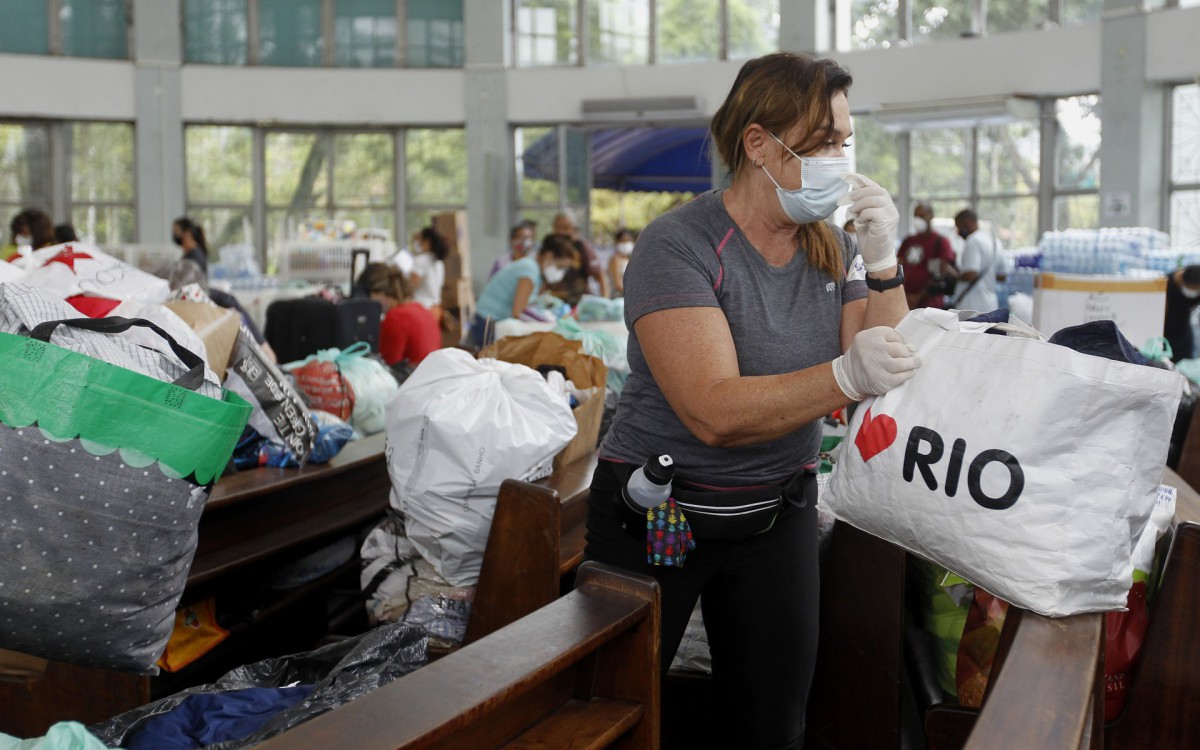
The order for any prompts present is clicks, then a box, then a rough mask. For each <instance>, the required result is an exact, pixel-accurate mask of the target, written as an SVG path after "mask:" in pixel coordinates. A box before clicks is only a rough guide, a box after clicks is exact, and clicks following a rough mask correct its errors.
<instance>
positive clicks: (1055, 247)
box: [1038, 227, 1170, 274]
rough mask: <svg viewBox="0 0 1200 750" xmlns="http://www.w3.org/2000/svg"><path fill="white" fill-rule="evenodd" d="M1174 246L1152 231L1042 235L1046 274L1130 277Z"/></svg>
mask: <svg viewBox="0 0 1200 750" xmlns="http://www.w3.org/2000/svg"><path fill="white" fill-rule="evenodd" d="M1169 244H1170V237H1169V236H1168V235H1167V234H1166V233H1165V232H1160V231H1158V230H1157V229H1151V228H1149V227H1105V228H1103V229H1067V230H1064V231H1061V232H1047V233H1046V234H1044V235H1042V239H1041V241H1040V242H1039V243H1038V249H1039V250H1040V251H1041V253H1042V270H1043V271H1051V272H1056V273H1076V274H1127V273H1129V272H1131V271H1136V270H1138V269H1144V268H1146V260H1145V255H1146V254H1147V253H1152V252H1156V251H1160V250H1164V249H1166V248H1167V246H1168V245H1169Z"/></svg>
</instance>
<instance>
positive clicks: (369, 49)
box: [333, 0, 411, 68]
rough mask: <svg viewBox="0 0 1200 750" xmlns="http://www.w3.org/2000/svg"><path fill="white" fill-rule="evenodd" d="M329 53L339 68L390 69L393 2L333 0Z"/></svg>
mask: <svg viewBox="0 0 1200 750" xmlns="http://www.w3.org/2000/svg"><path fill="white" fill-rule="evenodd" d="M410 12H411V10H410ZM333 50H334V62H335V64H336V65H337V66H338V67H341V68H390V67H392V66H394V65H395V64H396V2H395V0H337V2H336V3H334V6H333Z"/></svg>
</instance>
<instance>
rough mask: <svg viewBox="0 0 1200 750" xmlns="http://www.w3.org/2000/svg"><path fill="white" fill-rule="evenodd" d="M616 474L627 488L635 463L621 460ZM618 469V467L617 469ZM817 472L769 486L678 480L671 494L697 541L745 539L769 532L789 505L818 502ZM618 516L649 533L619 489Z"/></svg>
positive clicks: (637, 533) (631, 528) (635, 530)
mask: <svg viewBox="0 0 1200 750" xmlns="http://www.w3.org/2000/svg"><path fill="white" fill-rule="evenodd" d="M616 466H619V467H620V469H619V470H618V471H617V472H616V474H617V476H618V477H619V478H620V479H621V485H622V486H624V484H625V481H627V480H628V478H629V475H630V474H631V473H633V470H634V469H635V468H637V467H636V466H633V465H630V464H617V465H616ZM614 468H615V467H614ZM816 479H817V475H816V474H813V473H812V472H809V471H800V472H797V473H796V474H793V475H792V476H791V477H790V478H789V479H788V480H787V481H786V482H784V483H782V484H777V485H769V486H765V487H751V488H745V489H730V490H718V489H708V488H705V487H698V486H696V485H695V484H693V483H690V482H688V481H687V480H684V479H681V478H679V477H676V478H675V482H674V483H673V485H672V489H671V497H673V498H674V499H675V503H676V505H678V506H679V508H680V510H682V511H683V514H684V516H685V517H686V518H687V521H688V523H689V524H690V525H691V528H692V536H693V537H694V538H695V539H696V540H697V541H704V540H710V539H711V540H718V539H719V540H725V541H731V542H737V541H741V540H742V539H746V538H747V537H751V536H754V535H755V534H761V533H763V532H764V531H768V530H769V529H770V528H771V527H772V526H774V525H775V520H776V519H777V518H779V515H780V514H781V513H783V512H785V511H786V509H787V507H788V506H794V507H796V508H803V507H805V506H806V505H808V504H809V503H814V504H815V503H816V501H817V494H816V493H817V481H816ZM615 502H616V504H617V506H618V513H617V517H618V518H620V519H621V525H622V526H623V527H624V528H625V530H626V531H628V532H629V534H630V535H631V536H633V537H644V536H645V534H646V511H645V509H643V508H638V507H636V506H631V505H630V504H629V503H627V502H626V501H625V499H624V494H623V493H622V492H618V493H617V496H616V498H615Z"/></svg>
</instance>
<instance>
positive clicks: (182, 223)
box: [171, 216, 208, 277]
mask: <svg viewBox="0 0 1200 750" xmlns="http://www.w3.org/2000/svg"><path fill="white" fill-rule="evenodd" d="M171 240H172V241H173V242H174V243H175V244H176V245H179V247H181V248H183V259H184V260H190V261H192V262H193V263H195V264H196V265H198V266H200V270H201V271H203V272H204V275H205V277H207V276H208V240H206V239H205V238H204V230H203V229H201V228H200V225H199V224H197V223H196V222H194V221H192V220H191V219H189V218H188V217H186V216H181V217H179V218H178V219H176V220H175V221H174V222H173V223H172V224H171Z"/></svg>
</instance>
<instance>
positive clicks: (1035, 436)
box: [826, 309, 1183, 616]
mask: <svg viewBox="0 0 1200 750" xmlns="http://www.w3.org/2000/svg"><path fill="white" fill-rule="evenodd" d="M897 328H898V330H899V331H900V332H901V334H903V336H904V338H905V340H906V341H907V342H908V343H909V344H910V345H913V346H915V347H916V349H917V353H918V356H920V358H921V360H922V362H923V364H922V366H921V368H920V369H918V370H917V373H916V376H915V377H913V379H912V380H910V381H908V382H907V383H905V384H904V385H901V386H900V387H898V388H896V389H894V390H892V391H890V392H888V393H887V394H886V395H884V396H881V397H879V398H875V399H871V400H868V401H864V402H863V403H862V404H861V405H860V406H859V408H858V410H857V411H856V412H855V415H854V419H853V420H852V421H851V424H850V429H849V432H848V435H847V440H846V448H845V450H843V451H842V455H841V458H840V460H839V461H838V463H837V464H836V465H835V467H834V469H833V476H832V479H831V480H830V484H829V488H828V489H829V491H828V493H827V494H826V499H827V501H828V505H829V508H830V510H831V511H832V512H833V513H834V514H835V515H836V516H837V517H838V518H840V519H842V520H844V521H847V522H848V523H851V524H853V525H855V526H857V527H859V528H860V529H863V530H864V531H867V532H869V533H871V534H875V535H876V536H880V537H882V538H884V539H887V540H889V541H891V542H893V543H896V544H899V545H901V546H903V547H905V548H907V549H909V550H912V551H914V552H917V553H918V554H921V555H923V556H925V557H927V558H929V559H930V560H932V561H934V562H936V563H938V564H940V565H942V566H944V567H946V568H948V569H950V570H952V571H954V572H955V573H958V574H959V575H961V576H962V577H963V578H966V579H967V580H969V581H971V582H972V583H975V584H976V585H978V586H981V587H982V588H984V589H986V590H987V591H989V592H991V593H993V594H995V595H996V596H998V597H1000V598H1002V599H1005V600H1007V601H1009V602H1012V603H1013V604H1016V605H1017V606H1020V607H1023V608H1026V609H1031V610H1033V611H1035V612H1039V613H1041V614H1045V615H1050V616H1064V615H1070V614H1075V613H1079V612H1097V611H1104V610H1111V609H1121V608H1123V607H1124V606H1125V597H1126V594H1127V593H1128V592H1129V587H1130V585H1131V584H1132V573H1133V568H1132V566H1131V564H1130V557H1131V553H1132V551H1133V545H1134V543H1135V542H1136V541H1137V539H1138V537H1139V536H1140V535H1141V533H1142V529H1143V527H1144V526H1145V525H1146V522H1147V519H1148V518H1149V517H1150V512H1151V510H1152V509H1153V508H1154V502H1155V498H1156V497H1157V493H1158V485H1159V482H1160V481H1161V480H1162V471H1163V465H1164V463H1165V461H1166V457H1167V447H1168V443H1169V441H1170V436H1171V427H1172V424H1173V422H1174V419H1175V410H1176V407H1177V405H1178V403H1179V399H1180V396H1181V394H1182V388H1183V380H1182V378H1181V377H1180V376H1179V375H1178V374H1177V373H1173V372H1169V371H1167V370H1160V369H1157V368H1153V367H1145V366H1139V365H1131V364H1125V363H1123V362H1115V361H1111V360H1108V359H1102V358H1100V357H1093V356H1089V355H1085V354H1079V353H1077V352H1075V351H1072V350H1071V349H1067V348H1065V347H1061V346H1056V345H1054V344H1050V343H1048V342H1046V341H1040V340H1035V339H1031V338H1025V337H1021V336H1012V335H1009V336H995V335H984V334H983V331H985V330H986V329H988V328H989V326H988V325H987V324H977V323H960V322H959V319H958V316H956V315H955V314H953V313H949V312H945V311H941V310H929V309H925V310H917V311H914V312H911V313H909V314H908V316H907V317H906V318H905V319H904V320H903V321H902V322H901V323H900V325H899V326H898V327H897ZM1025 330H1026V331H1030V330H1031V329H1025Z"/></svg>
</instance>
